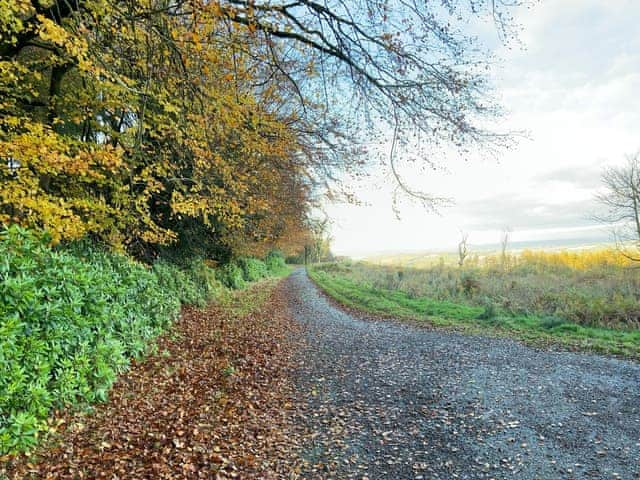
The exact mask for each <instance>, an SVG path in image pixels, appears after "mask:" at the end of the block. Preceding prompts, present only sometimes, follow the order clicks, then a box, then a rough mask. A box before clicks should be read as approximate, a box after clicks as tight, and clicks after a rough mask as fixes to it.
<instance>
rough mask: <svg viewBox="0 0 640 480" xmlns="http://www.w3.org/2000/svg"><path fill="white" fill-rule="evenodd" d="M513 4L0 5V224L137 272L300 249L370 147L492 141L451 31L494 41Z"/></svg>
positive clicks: (228, 1) (104, 1) (467, 48)
mask: <svg viewBox="0 0 640 480" xmlns="http://www.w3.org/2000/svg"><path fill="white" fill-rule="evenodd" d="M516 3H519V2H511V1H509V2H506V1H505V2H502V1H495V0H491V1H490V0H465V1H462V0H461V1H459V2H449V1H443V2H442V3H441V4H438V5H434V4H433V3H432V2H428V1H426V0H423V1H418V2H405V1H404V0H400V1H398V0H382V1H377V0H376V1H374V0H363V1H360V0H357V1H345V0H333V1H325V2H315V1H308V0H300V1H298V0H293V1H275V2H273V1H269V2H264V1H257V2H256V1H254V0H250V1H243V0H224V1H205V0H96V1H84V0H59V1H50V0H48V1H44V0H0V12H2V13H0V34H1V36H0V159H2V161H1V163H0V181H1V182H2V188H1V189H0V223H1V224H12V223H18V224H21V225H25V226H30V227H37V228H42V229H46V230H47V231H48V232H49V233H50V234H51V236H52V238H53V240H54V242H68V241H71V240H74V239H77V238H81V237H87V236H89V237H92V238H95V239H97V240H99V241H102V242H106V243H108V244H110V245H112V246H114V247H116V248H120V249H124V250H126V251H128V252H130V253H132V254H134V255H136V256H138V257H140V258H148V259H152V258H154V257H156V256H158V255H159V254H160V253H161V252H162V251H163V249H170V248H176V246H177V247H179V248H185V249H190V250H194V253H199V254H202V255H204V256H208V257H213V258H221V259H223V258H229V257H231V256H234V255H239V254H247V253H254V254H261V253H264V252H265V251H267V250H269V249H271V248H274V247H276V246H277V247H280V248H285V249H299V248H302V246H303V245H304V244H305V243H306V242H308V241H309V238H312V236H313V235H312V233H313V228H312V222H310V221H309V217H310V212H311V211H312V210H313V209H314V208H315V207H316V206H317V202H318V198H319V196H320V195H322V194H326V193H327V192H328V191H329V192H332V194H333V195H336V193H340V192H342V190H341V187H340V185H341V184H340V180H341V179H344V175H345V174H361V173H362V172H363V168H364V167H365V165H366V163H367V159H368V158H369V157H370V155H371V153H370V152H367V150H366V148H364V145H365V143H366V141H370V140H371V139H372V138H375V137H376V135H380V134H381V132H384V131H393V141H394V145H395V143H396V142H398V143H402V141H403V140H407V139H408V138H410V137H411V136H412V135H413V136H415V135H416V133H420V134H421V135H424V136H427V137H428V139H429V141H432V142H435V143H438V142H448V143H451V144H454V145H459V146H462V145H468V144H469V143H474V142H485V141H487V140H488V139H495V138H498V136H494V135H492V134H490V133H487V132H486V131H484V130H483V128H481V127H480V125H483V123H482V120H481V119H482V118H483V117H485V116H486V115H493V114H494V113H495V105H494V104H493V103H492V102H491V101H490V99H488V97H487V95H486V93H487V91H488V84H487V82H486V77H485V73H484V70H485V69H484V67H486V66H487V64H488V61H489V60H488V58H486V56H484V55H483V54H479V53H478V52H477V49H476V48H475V40H474V39H473V38H472V37H470V36H468V35H462V34H461V30H460V28H458V27H456V25H462V24H464V22H465V21H466V19H468V18H469V17H473V18H475V17H487V18H489V19H490V20H491V21H492V22H494V23H495V24H496V25H498V30H499V32H501V33H502V34H503V35H509V33H510V30H509V28H510V25H511V19H510V17H509V15H508V13H509V11H510V9H511V7H512V6H513V5H514V4H516ZM456 19H457V20H456ZM393 161H394V160H393V157H392V158H391V159H390V162H391V163H392V165H391V166H392V167H393ZM393 172H394V174H395V178H396V182H397V185H398V188H400V189H401V190H403V191H405V192H406V193H408V194H414V195H415V193H416V192H413V191H412V190H411V189H410V188H408V187H407V186H406V185H405V184H404V182H403V179H402V178H401V176H400V175H399V174H398V173H397V171H396V169H395V168H394V169H393ZM342 185H344V184H342ZM342 193H344V192H342ZM418 196H419V195H418ZM422 199H423V200H429V197H426V196H423V197H422Z"/></svg>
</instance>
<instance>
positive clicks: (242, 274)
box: [0, 226, 286, 454]
mask: <svg viewBox="0 0 640 480" xmlns="http://www.w3.org/2000/svg"><path fill="white" fill-rule="evenodd" d="M49 241H50V238H49V237H48V236H46V235H43V234H36V233H34V232H32V231H28V230H25V229H22V228H20V227H17V226H13V227H10V228H8V229H6V230H4V231H3V232H2V233H1V234H0V454H3V453H6V452H16V451H22V450H28V449H30V448H32V447H33V446H34V445H35V443H36V442H37V439H38V435H39V433H40V432H41V431H42V430H43V429H45V428H46V422H45V420H46V418H47V416H48V414H49V412H50V411H51V410H52V409H53V408H63V407H65V406H70V405H76V404H79V403H86V402H96V401H105V400H107V395H108V391H109V388H110V387H111V385H112V384H113V382H114V381H115V379H116V377H117V374H118V373H119V372H121V371H122V370H124V369H125V368H126V367H127V366H128V364H129V359H130V358H132V357H133V358H139V357H140V356H142V355H143V354H144V353H145V352H146V351H147V350H148V348H149V346H150V345H151V344H152V340H153V339H154V338H155V337H156V336H157V335H158V334H159V333H160V332H162V331H163V330H164V329H165V328H166V327H167V326H168V325H169V324H170V323H171V322H172V321H173V320H174V319H176V318H177V316H178V314H179V311H180V304H181V303H182V304H193V305H198V306H204V305H205V304H206V303H207V302H209V301H211V300H212V299H213V298H214V297H215V296H216V295H217V294H219V293H220V291H221V290H222V289H223V288H224V287H223V284H224V285H225V286H226V287H228V288H233V289H240V288H244V287H245V285H246V281H255V280H259V279H262V278H265V277H267V276H270V275H272V273H274V272H272V270H271V269H269V268H268V267H267V264H265V262H262V261H261V260H257V259H255V258H243V259H240V260H239V261H238V263H228V264H226V265H225V266H223V267H222V268H221V269H219V270H215V269H213V268H211V267H209V266H208V265H207V264H206V263H205V262H204V261H203V260H202V259H191V260H187V259H183V261H182V262H181V263H180V265H178V264H176V263H172V262H169V261H166V260H159V261H158V262H156V263H155V264H154V265H153V267H152V268H147V267H146V266H144V265H142V264H141V263H138V262H135V261H132V260H131V259H130V258H128V257H126V256H124V255H120V254H115V253H110V252H108V251H106V250H104V249H101V248H98V247H96V246H95V245H93V244H91V243H89V242H87V241H82V242H77V243H74V244H73V245H70V246H67V247H65V248H58V249H52V248H51V247H50V246H49ZM270 258H271V261H270V263H269V264H270V265H271V266H275V267H279V266H280V265H281V263H280V260H281V259H282V257H281V256H272V257H270ZM285 268H286V267H285Z"/></svg>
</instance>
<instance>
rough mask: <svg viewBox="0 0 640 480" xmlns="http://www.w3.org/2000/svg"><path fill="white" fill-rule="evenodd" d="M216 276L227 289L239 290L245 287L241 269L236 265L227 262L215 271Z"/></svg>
mask: <svg viewBox="0 0 640 480" xmlns="http://www.w3.org/2000/svg"><path fill="white" fill-rule="evenodd" d="M216 276H217V278H218V280H219V281H220V282H222V284H223V285H224V286H225V287H227V288H233V289H235V290H239V289H241V288H244V287H245V286H246V283H245V281H244V275H243V273H242V268H240V267H239V266H238V265H237V264H236V263H233V262H229V263H227V264H225V265H224V266H223V267H222V268H220V269H218V270H217V271H216Z"/></svg>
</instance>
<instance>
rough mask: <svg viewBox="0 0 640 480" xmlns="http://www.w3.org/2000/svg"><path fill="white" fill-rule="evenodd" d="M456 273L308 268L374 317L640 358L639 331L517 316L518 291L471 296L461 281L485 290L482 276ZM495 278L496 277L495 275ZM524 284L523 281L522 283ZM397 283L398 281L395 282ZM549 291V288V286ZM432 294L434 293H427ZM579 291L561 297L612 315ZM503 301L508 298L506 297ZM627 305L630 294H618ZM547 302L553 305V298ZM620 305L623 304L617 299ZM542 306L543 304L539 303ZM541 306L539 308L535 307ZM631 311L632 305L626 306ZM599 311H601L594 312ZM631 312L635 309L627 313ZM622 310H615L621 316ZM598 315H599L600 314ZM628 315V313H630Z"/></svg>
mask: <svg viewBox="0 0 640 480" xmlns="http://www.w3.org/2000/svg"><path fill="white" fill-rule="evenodd" d="M459 270H460V269H459V268H457V267H455V268H451V269H448V268H445V267H443V266H439V267H436V268H434V269H430V270H429V271H428V272H425V271H422V270H420V271H418V270H412V269H405V270H403V272H404V275H403V277H402V279H401V280H400V281H399V279H398V275H397V268H396V269H391V268H381V267H376V266H372V265H365V264H355V265H349V266H345V265H342V266H341V265H340V264H335V263H331V264H323V265H319V266H316V267H313V268H309V269H308V272H309V275H310V276H311V278H312V279H313V280H314V281H315V282H316V283H317V284H318V285H319V286H320V287H321V288H322V289H323V290H324V291H326V292H327V294H329V295H330V296H331V297H333V298H335V299H336V300H338V301H339V302H341V303H343V304H345V305H347V306H350V307H353V308H357V309H360V310H364V311H367V312H370V313H374V314H382V315H385V316H391V317H394V318H398V319H408V320H411V321H417V322H428V323H429V324H431V325H435V326H439V327H453V328H455V329H456V330H459V329H463V330H465V331H468V332H472V333H482V334H487V333H489V334H493V335H510V336H514V337H516V338H519V339H521V340H523V341H526V342H530V343H533V344H535V345H540V344H542V345H546V344H548V343H555V344H560V345H563V346H566V347H569V348H571V349H581V350H582V349H584V350H591V351H594V350H595V351H598V352H607V353H611V354H616V355H621V356H625V357H631V358H636V359H638V358H640V330H637V329H636V330H631V329H612V328H607V327H606V326H603V325H597V326H596V325H590V324H588V323H587V322H586V321H584V322H583V323H582V324H578V323H575V322H572V321H571V320H570V319H569V318H567V317H566V316H565V315H562V314H560V313H558V314H556V315H553V314H551V315H545V314H541V313H538V314H536V313H534V312H521V313H519V312H515V311H513V310H510V309H507V308H505V305H509V300H510V297H511V296H512V295H513V293H511V292H510V291H509V289H513V290H514V291H515V292H520V291H521V290H520V289H519V288H518V287H517V285H516V286H514V285H513V284H512V282H511V281H510V282H509V283H508V284H507V286H508V288H509V289H507V290H502V291H501V292H502V295H503V296H502V297H501V296H500V295H493V296H490V295H483V296H480V295H477V294H476V295H475V297H474V298H470V297H469V296H468V295H467V293H466V292H465V291H464V287H462V285H463V283H462V280H461V279H462V278H473V279H475V280H476V281H478V285H479V290H480V291H482V292H486V291H487V286H486V282H487V281H489V280H488V279H489V278H492V277H493V275H492V276H491V277H489V276H487V277H484V276H483V275H482V272H480V271H475V272H474V276H473V277H469V276H465V277H463V276H462V274H463V273H464V272H460V271H459ZM494 275H497V273H495V272H494ZM520 281H522V282H525V283H526V279H520ZM398 282H399V283H398ZM548 288H549V289H551V288H553V285H550V286H548ZM425 292H431V293H432V295H429V293H425ZM577 292H579V290H577V289H569V290H568V291H567V292H565V294H566V296H565V297H564V298H565V299H568V298H579V301H578V303H579V304H580V305H582V306H584V311H585V312H590V314H591V315H593V313H594V312H604V311H611V310H612V309H613V308H615V307H613V306H612V305H610V304H606V303H602V302H600V301H599V299H598V298H595V299H591V303H589V301H588V299H587V298H584V297H582V296H578V295H577ZM505 297H506V298H505ZM621 297H622V298H626V299H627V300H626V301H629V298H631V297H628V296H621ZM546 301H548V302H550V305H554V309H557V310H558V311H559V312H560V311H561V309H559V308H557V307H555V304H554V302H556V301H558V300H557V299H556V298H555V297H552V298H548V299H547V300H546ZM619 301H620V302H622V301H623V300H619ZM543 303H544V302H543ZM539 308H540V307H539ZM566 308H567V311H571V312H574V314H575V312H577V311H579V310H578V307H577V306H575V305H572V304H567V306H566ZM629 308H630V304H629ZM597 309H602V310H597ZM628 311H629V312H633V310H631V309H630V310H628ZM621 312H622V310H620V311H619V312H618V314H621ZM598 314H602V313H598ZM629 315H631V314H629Z"/></svg>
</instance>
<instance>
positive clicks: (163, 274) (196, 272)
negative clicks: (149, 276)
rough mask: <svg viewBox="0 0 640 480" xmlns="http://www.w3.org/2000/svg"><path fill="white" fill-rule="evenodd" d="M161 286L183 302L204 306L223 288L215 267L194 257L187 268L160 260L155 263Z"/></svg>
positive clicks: (155, 270) (154, 268)
mask: <svg viewBox="0 0 640 480" xmlns="http://www.w3.org/2000/svg"><path fill="white" fill-rule="evenodd" d="M153 271H154V273H155V274H156V276H157V278H158V283H159V284H160V287H161V288H162V289H163V290H164V291H165V292H166V293H167V294H171V295H173V296H174V297H176V298H178V299H179V300H180V302H181V303H184V304H189V305H196V306H199V307H204V306H205V305H206V304H207V303H208V302H210V301H211V300H212V299H213V298H214V297H215V295H216V293H217V292H218V291H219V290H220V289H221V288H222V285H221V283H220V281H219V280H218V279H217V278H216V272H215V270H214V269H212V268H210V267H208V266H207V265H206V264H205V263H204V262H203V261H202V260H200V259H194V260H192V261H191V263H190V264H188V265H187V267H186V268H181V267H179V266H178V265H176V264H174V263H170V262H167V261H165V260H160V261H158V262H156V263H155V264H154V265H153Z"/></svg>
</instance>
